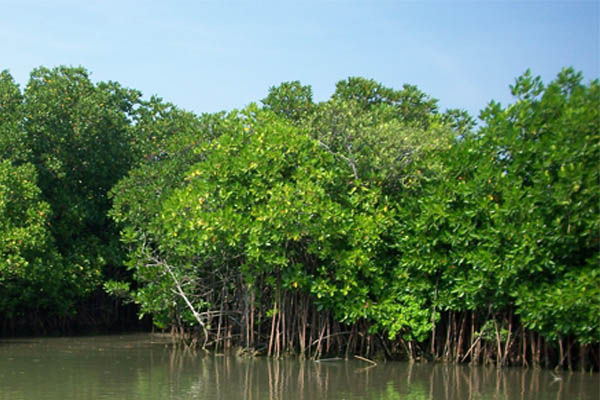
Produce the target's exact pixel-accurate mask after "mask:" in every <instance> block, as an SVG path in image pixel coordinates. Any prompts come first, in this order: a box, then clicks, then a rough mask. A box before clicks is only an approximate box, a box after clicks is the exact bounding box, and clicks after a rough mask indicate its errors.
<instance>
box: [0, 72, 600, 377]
mask: <svg viewBox="0 0 600 400" xmlns="http://www.w3.org/2000/svg"><path fill="white" fill-rule="evenodd" d="M1 78H2V80H1V82H0V85H1V86H0V106H1V107H2V109H1V110H2V111H1V113H0V154H1V155H2V159H3V161H2V164H0V168H1V170H0V201H1V203H0V213H2V219H1V220H0V221H1V224H2V225H1V226H0V229H1V230H2V232H0V236H1V237H2V238H1V239H0V252H1V253H2V259H1V260H0V289H1V290H2V292H1V296H0V313H1V314H2V315H4V316H5V320H6V321H9V320H11V321H14V320H15V319H19V318H21V319H23V318H24V317H25V316H28V315H38V316H42V315H43V316H46V317H47V316H48V315H58V316H60V315H69V314H73V313H74V312H75V311H77V309H78V308H79V309H81V308H83V309H87V308H86V307H81V304H93V303H94V299H104V300H102V301H103V303H102V304H104V306H103V307H104V308H106V304H109V303H110V301H109V300H107V298H106V296H105V295H103V294H102V292H101V291H100V290H99V288H100V287H102V288H103V289H104V290H105V291H106V292H108V293H111V294H113V295H115V296H119V297H121V298H123V299H125V301H126V302H129V303H131V304H135V305H137V306H138V307H139V312H140V314H141V315H150V316H152V320H153V322H154V324H155V325H156V326H157V327H159V328H163V329H169V328H170V329H173V331H176V332H178V333H179V334H181V335H183V336H185V337H187V338H188V339H189V340H191V341H193V342H195V343H197V344H198V345H201V346H203V347H207V348H214V349H223V348H227V347H231V346H239V347H241V348H243V349H245V351H247V352H250V353H252V354H255V353H260V354H267V355H270V356H277V357H278V356H282V355H284V354H289V353H292V354H300V355H302V356H306V357H313V358H321V357H326V356H328V355H346V356H350V355H353V354H358V355H362V356H365V357H385V358H391V359H395V358H410V359H443V360H453V361H458V362H467V361H468V362H472V363H495V364H498V365H524V366H527V365H544V366H546V367H554V366H559V367H565V368H580V369H589V368H593V369H598V365H599V363H600V359H599V357H600V355H599V346H598V343H599V342H600V321H599V319H598V318H599V317H598V316H599V315H600V279H599V269H598V265H599V261H600V252H599V251H598V250H599V244H598V236H599V232H600V213H599V194H600V190H599V189H600V184H599V176H598V175H599V171H598V160H600V158H599V152H598V149H599V132H600V130H599V126H600V115H599V114H600V92H599V87H600V86H599V83H598V81H597V80H595V81H592V82H590V83H589V84H585V83H584V82H583V78H582V76H581V74H579V73H576V72H574V71H573V70H572V69H565V70H563V71H562V72H561V73H560V74H559V75H558V76H557V78H556V79H555V80H554V81H553V82H551V83H549V84H548V85H544V84H543V83H542V82H541V80H540V79H539V78H536V77H533V76H532V75H531V74H530V73H529V72H527V73H526V74H524V75H523V76H521V77H519V78H518V79H517V80H516V81H515V83H514V85H513V86H511V90H512V93H513V95H514V96H515V98H516V101H515V103H514V104H512V105H509V106H507V107H504V106H502V105H500V104H498V103H495V102H491V103H490V104H489V106H488V107H487V108H486V109H485V110H483V111H482V112H481V115H480V119H481V121H480V123H479V126H476V125H475V123H474V120H473V119H472V118H471V117H470V116H469V115H467V114H466V113H465V112H463V111H460V110H448V111H445V112H441V111H440V110H439V108H438V106H437V101H436V100H435V99H432V98H431V97H429V96H428V95H426V94H424V93H423V92H421V91H420V90H418V89H417V88H416V87H414V86H411V85H405V86H404V87H403V88H402V89H400V90H396V89H391V88H387V87H384V86H383V85H381V84H379V83H377V82H375V81H372V80H367V79H364V78H348V79H347V80H344V81H340V82H338V83H337V85H336V89H335V92H334V93H333V95H332V96H331V98H330V99H329V100H327V101H324V102H321V103H315V102H314V101H313V100H312V91H311V88H310V86H303V85H302V84H300V83H299V82H287V83H283V84H281V85H280V86H277V87H273V88H271V89H270V90H269V93H268V96H267V97H266V98H265V99H263V100H262V101H261V103H262V104H261V105H258V104H251V105H249V106H248V107H246V108H244V109H243V110H234V111H232V112H222V113H216V114H203V115H201V116H196V115H193V114H191V113H188V112H185V111H182V110H179V109H178V108H176V107H175V106H173V105H171V104H167V103H164V102H163V101H162V100H160V99H158V98H152V99H151V100H149V101H145V100H142V98H141V94H140V93H139V92H137V91H134V90H130V89H125V88H122V87H121V86H120V85H118V84H117V83H114V82H108V83H104V82H101V83H97V84H93V83H92V82H91V81H90V79H89V77H88V75H87V72H86V71H85V70H83V69H81V68H65V67H61V68H57V69H53V70H48V69H44V68H40V69H38V70H35V71H34V72H33V73H32V75H31V80H30V82H29V83H28V85H27V87H26V88H25V89H24V90H23V91H21V90H20V89H19V87H18V86H17V85H16V84H15V83H14V81H13V80H12V78H11V77H10V75H9V74H8V73H7V72H4V73H2V75H1ZM122 265H124V266H125V267H122ZM91 299H92V300H91ZM113 307H114V306H113ZM105 311H106V310H103V311H102V312H100V313H99V314H98V315H100V316H106V315H108V314H110V313H107V312H105ZM75 318H77V317H75Z"/></svg>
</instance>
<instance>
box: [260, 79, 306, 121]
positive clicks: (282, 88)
mask: <svg viewBox="0 0 600 400" xmlns="http://www.w3.org/2000/svg"><path fill="white" fill-rule="evenodd" d="M262 103H263V104H264V108H265V109H266V110H271V111H273V112H274V113H275V114H277V115H279V116H281V117H284V118H287V119H289V120H291V121H295V122H299V121H300V120H301V119H303V118H305V117H306V116H308V115H310V114H311V113H312V111H313V109H314V107H315V104H314V103H313V101H312V88H311V87H310V86H302V84H301V83H300V82H299V81H293V82H283V83H282V84H280V85H279V86H273V87H271V88H270V89H269V95H268V96H267V97H266V98H264V99H263V100H262Z"/></svg>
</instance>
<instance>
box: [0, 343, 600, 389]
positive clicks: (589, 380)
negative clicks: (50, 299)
mask: <svg viewBox="0 0 600 400" xmlns="http://www.w3.org/2000/svg"><path fill="white" fill-rule="evenodd" d="M599 385H600V381H599V375H598V374H597V373H594V374H590V373H580V372H573V373H569V372H556V373H554V372H550V371H543V370H534V369H520V368H519V369H516V368H515V369H496V368H495V367H469V366H464V365H450V364H412V363H404V362H387V363H379V364H378V365H371V364H369V363H366V362H363V361H360V360H358V359H353V360H348V361H345V360H331V361H321V362H315V361H312V360H298V359H295V358H288V359H282V360H274V359H267V358H253V359H250V358H241V357H237V356H235V355H222V354H214V353H205V352H203V351H190V350H183V349H181V347H178V346H174V345H173V343H172V342H171V340H170V339H169V338H168V337H166V336H161V335H152V334H133V335H120V336H86V337H68V338H39V339H38V338H25V339H22V338H21V339H8V340H1V339H0V400H5V399H6V400H24V399H27V400H59V399H60V400H70V399H77V400H85V399H94V400H96V399H111V400H114V399H116V400H119V399H124V400H125V399H127V400H129V399H145V400H154V399H157V400H158V399H169V400H176V399H206V400H213V399H223V400H225V399H226V400H235V399H246V400H263V399H265V400H275V399H282V400H283V399H285V400H300V399H302V400H309V399H310V400H318V399H340V400H341V399H348V400H350V399H377V400H405V399H406V400H408V399H411V400H417V399H418V400H423V399H448V400H451V399H456V400H458V399H481V400H483V399H507V400H512V399H528V400H529V399H540V400H542V399H543V400H546V399H558V400H560V399H564V400H576V399H582V400H587V399H590V400H598V399H599V398H600V395H599Z"/></svg>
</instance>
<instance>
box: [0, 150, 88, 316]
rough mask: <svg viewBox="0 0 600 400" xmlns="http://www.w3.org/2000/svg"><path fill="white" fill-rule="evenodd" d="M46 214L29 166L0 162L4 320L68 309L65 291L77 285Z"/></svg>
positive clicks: (0, 264)
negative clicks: (25, 313)
mask: <svg viewBox="0 0 600 400" xmlns="http://www.w3.org/2000/svg"><path fill="white" fill-rule="evenodd" d="M50 213H51V210H50V206H49V205H48V203H46V202H44V201H43V200H41V192H40V189H39V188H38V186H37V175H36V172H35V169H34V167H33V165H31V164H24V165H21V166H14V165H12V164H11V162H10V161H8V160H3V161H0V290H1V292H2V296H1V297H0V311H2V312H3V313H4V314H5V315H7V316H16V315H22V313H23V311H24V310H26V309H36V310H45V311H48V310H51V311H52V312H54V313H59V314H60V313H66V312H68V310H69V308H70V307H71V306H72V298H71V297H70V296H69V294H68V292H69V291H70V290H71V288H70V287H71V286H76V285H77V281H76V279H75V277H74V276H73V275H71V274H70V273H69V271H68V270H66V269H65V268H64V267H63V266H62V262H61V261H62V260H61V257H60V255H59V254H58V253H57V251H56V248H55V246H54V242H53V240H52V236H51V234H50V231H49V224H50Z"/></svg>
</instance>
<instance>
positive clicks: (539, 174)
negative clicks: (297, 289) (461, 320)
mask: <svg viewBox="0 0 600 400" xmlns="http://www.w3.org/2000/svg"><path fill="white" fill-rule="evenodd" d="M512 90H513V94H514V95H515V96H517V98H518V101H517V103H516V104H513V105H511V106H509V107H508V108H506V109H502V108H501V107H500V106H499V105H498V104H496V103H491V104H490V106H489V107H488V108H487V109H486V110H484V111H483V112H482V117H483V120H484V122H485V126H483V127H482V128H481V129H480V131H479V132H478V133H477V134H471V135H465V136H464V137H462V138H461V139H459V140H458V141H457V143H456V144H455V145H453V146H452V147H451V148H450V149H448V150H447V151H443V152H439V153H438V154H437V155H436V156H435V157H437V158H439V160H440V161H441V165H443V166H444V168H445V169H444V170H443V171H440V172H439V173H437V174H435V175H432V176H431V177H430V178H429V179H428V180H426V181H423V184H422V185H421V186H419V187H415V188H414V191H413V192H409V193H407V196H406V197H405V198H404V200H402V207H401V209H402V212H401V213H400V215H402V223H401V224H400V225H399V226H398V231H397V233H396V234H397V235H398V238H399V243H402V244H401V245H399V248H401V251H402V262H401V263H402V266H403V267H402V269H403V270H404V271H405V273H406V274H408V276H410V277H411V278H412V279H423V278H425V279H427V280H428V281H429V282H430V285H432V286H433V285H434V284H435V285H436V288H437V292H436V293H437V298H436V301H435V303H436V304H437V305H438V306H440V307H443V308H445V309H449V310H457V311H460V310H476V311H479V312H481V313H485V312H486V310H491V311H503V310H508V309H510V308H512V307H515V309H516V312H517V313H518V314H519V315H520V317H521V321H522V322H523V323H524V324H525V326H526V327H528V328H530V329H533V330H537V331H539V332H541V333H542V334H543V335H544V336H546V337H547V338H550V339H556V338H558V337H561V336H562V337H564V336H568V335H574V336H575V337H576V338H577V340H579V341H581V342H582V343H590V342H597V341H598V340H599V337H598V330H597V326H598V318H597V315H598V311H600V310H599V309H598V300H597V296H596V297H594V296H590V294H591V293H597V291H598V287H599V282H598V277H597V274H595V273H593V271H592V270H591V269H590V268H591V267H592V266H593V265H597V263H598V259H597V254H598V243H597V240H598V239H597V237H598V236H597V235H598V231H599V228H600V226H599V221H600V217H599V213H598V204H599V198H598V195H599V191H598V178H599V177H598V168H597V160H598V159H599V154H598V131H599V129H598V128H599V122H598V121H600V118H599V110H600V102H599V97H598V82H597V81H594V82H592V83H591V84H590V85H589V86H584V85H583V84H582V83H581V76H580V75H579V74H575V73H574V72H573V71H572V70H570V69H567V70H564V71H563V72H561V74H559V76H558V78H557V79H556V80H555V81H554V82H552V83H551V84H550V85H548V87H544V86H543V85H542V83H541V81H540V80H539V78H533V77H532V76H531V75H530V74H529V73H526V74H525V75H523V76H522V77H520V78H518V79H517V82H516V84H515V86H514V87H513V88H512ZM561 294H563V295H561ZM430 297H431V291H430ZM574 321H577V322H576V323H574Z"/></svg>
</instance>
